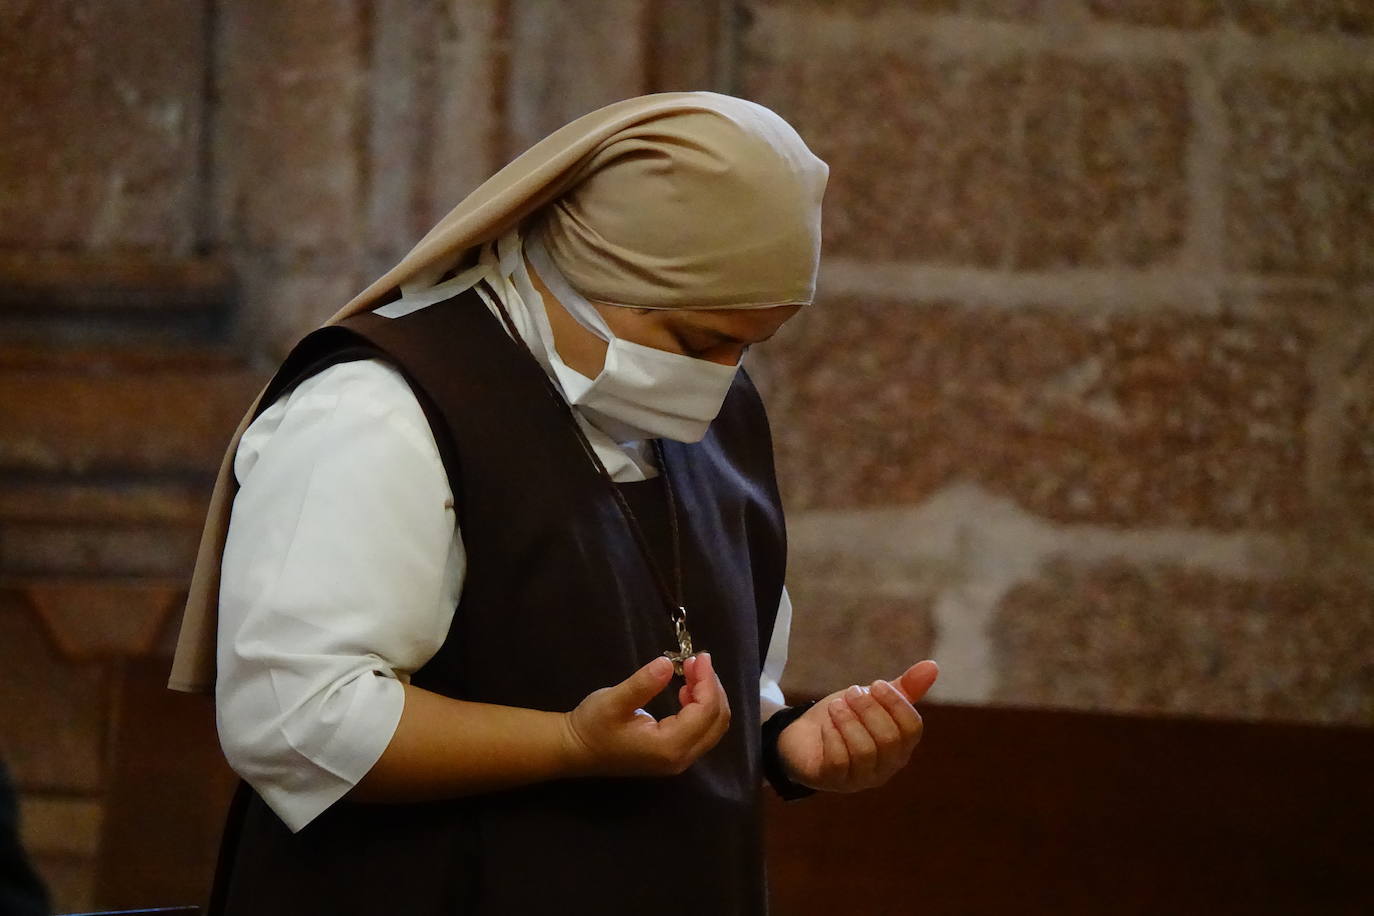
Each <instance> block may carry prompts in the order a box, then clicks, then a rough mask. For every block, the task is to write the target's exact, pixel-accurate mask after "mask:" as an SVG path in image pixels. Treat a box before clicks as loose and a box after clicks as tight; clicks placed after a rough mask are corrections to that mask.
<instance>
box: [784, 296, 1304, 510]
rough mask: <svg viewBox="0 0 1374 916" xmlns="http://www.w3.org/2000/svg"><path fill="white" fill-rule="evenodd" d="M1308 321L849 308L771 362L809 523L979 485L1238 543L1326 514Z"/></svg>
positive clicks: (804, 320)
mask: <svg viewBox="0 0 1374 916" xmlns="http://www.w3.org/2000/svg"><path fill="white" fill-rule="evenodd" d="M1309 346H1310V341H1309V339H1308V337H1307V335H1306V334H1305V332H1304V331H1303V330H1301V328H1300V327H1299V326H1298V325H1297V324H1296V323H1285V322H1281V321H1273V322H1261V321H1248V320H1245V319H1242V318H1238V317H1219V318H1209V317H1203V316H1187V315H1180V314H1175V313H1170V312H1163V311H1161V312H1159V313H1150V314H1136V315H1124V314H1123V315H1118V316H1107V315H1100V316H1093V317H1083V316H1075V315H1072V314H1068V313H1063V312H1059V311H1055V310H1053V309H1048V308H1045V309H1017V310H1014V311H1006V310H1000V309H992V308H981V309H980V308H959V307H955V306H953V305H901V304H890V303H881V302H864V301H859V300H855V299H830V300H826V301H821V302H818V303H816V304H815V305H814V306H813V307H811V308H808V309H806V310H804V311H803V312H802V313H801V314H799V315H798V316H797V317H796V318H795V319H793V320H792V321H791V322H790V323H789V324H788V325H787V326H785V327H784V329H783V331H782V332H781V333H780V334H779V335H778V336H777V337H776V338H775V339H774V340H773V341H771V342H770V343H769V345H768V346H767V347H763V348H760V349H759V352H758V353H757V359H758V361H759V362H760V363H761V364H762V365H761V368H760V374H761V375H763V376H766V378H767V380H768V386H767V387H768V397H769V410H770V416H771V418H772V423H773V430H774V438H775V440H776V446H777V457H778V465H779V470H780V474H781V478H782V481H783V486H784V496H785V497H786V498H787V500H788V507H789V509H792V510H797V509H809V508H837V507H858V506H883V505H892V504H903V503H905V504H915V503H919V502H921V501H923V500H924V499H926V498H928V497H929V496H930V495H931V494H932V493H934V492H936V491H937V490H939V489H940V488H942V487H944V486H946V485H948V484H950V483H952V482H956V481H961V480H968V481H974V482H977V483H979V484H981V485H982V486H984V487H986V488H988V489H989V490H990V491H992V492H994V493H996V494H999V495H1003V496H1006V497H1009V498H1011V499H1014V500H1015V501H1016V502H1017V503H1019V504H1020V505H1021V506H1023V507H1024V508H1026V509H1027V510H1029V511H1031V512H1033V513H1035V514H1037V515H1040V516H1042V517H1044V518H1048V519H1051V520H1056V521H1064V522H1095V523H1105V524H1112V525H1142V524H1143V525H1169V524H1172V525H1189V526H1207V527H1214V528H1218V529H1229V528H1238V527H1273V526H1284V525H1288V524H1293V523H1295V522H1297V521H1299V520H1301V519H1303V518H1304V517H1305V514H1306V513H1307V511H1308V503H1307V499H1308V497H1307V494H1306V492H1305V490H1304V483H1303V477H1302V474H1303V456H1304V448H1305V445H1304V438H1303V424H1304V420H1305V417H1306V415H1307V411H1308V410H1309V398H1310V391H1309V383H1308V380H1307V376H1306V367H1305V364H1304V359H1305V357H1306V353H1307V350H1308V348H1309Z"/></svg>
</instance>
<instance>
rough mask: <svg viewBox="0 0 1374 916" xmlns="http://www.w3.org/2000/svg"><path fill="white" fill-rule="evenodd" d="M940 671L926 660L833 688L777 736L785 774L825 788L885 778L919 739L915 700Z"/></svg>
mask: <svg viewBox="0 0 1374 916" xmlns="http://www.w3.org/2000/svg"><path fill="white" fill-rule="evenodd" d="M939 673H940V669H939V667H938V666H937V665H936V664H935V662H934V661H932V660H930V659H927V660H925V661H922V662H917V663H916V664H914V665H912V666H911V667H910V668H908V669H907V670H906V671H905V672H903V673H902V675H901V677H899V678H896V679H895V680H892V681H874V682H873V683H872V684H870V685H868V686H867V687H860V686H857V685H856V686H853V687H847V688H845V689H844V690H837V691H835V692H834V693H832V694H830V695H829V696H828V697H826V698H825V699H823V700H821V701H820V702H819V703H817V704H816V705H815V706H813V707H811V708H810V709H808V710H807V711H806V713H805V714H803V715H802V716H801V718H799V719H797V721H795V722H793V723H792V724H791V725H789V726H787V728H786V729H784V730H783V733H782V734H781V735H779V736H778V754H779V756H781V758H782V762H783V766H784V768H785V769H786V771H787V776H788V778H789V779H791V780H792V781H793V782H797V783H801V784H802V785H805V786H810V787H811V788H813V789H819V790H821V791H824V792H858V791H860V790H862V789H872V788H874V787H875V786H880V785H882V784H883V783H885V782H887V781H888V780H889V779H891V778H892V776H893V775H894V774H895V773H896V772H897V771H898V770H900V769H901V768H902V767H904V766H906V763H907V761H908V760H910V759H911V753H912V751H914V750H916V745H917V744H919V743H920V741H921V714H920V713H918V712H917V711H916V709H915V707H914V706H913V704H914V703H916V702H917V701H918V700H920V699H921V697H923V696H925V693H926V691H927V690H929V689H930V686H931V685H932V684H934V683H935V678H936V677H937V676H938V675H939Z"/></svg>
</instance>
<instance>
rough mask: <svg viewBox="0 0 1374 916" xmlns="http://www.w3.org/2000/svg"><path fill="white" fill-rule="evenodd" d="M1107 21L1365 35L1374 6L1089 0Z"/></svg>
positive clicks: (1259, 0) (1318, 1) (1354, 1)
mask: <svg viewBox="0 0 1374 916" xmlns="http://www.w3.org/2000/svg"><path fill="white" fill-rule="evenodd" d="M1088 7H1089V9H1090V10H1091V11H1092V14H1093V15H1094V16H1095V17H1097V18H1099V19H1102V20H1105V21H1109V22H1123V23H1128V24H1130V25H1144V26H1156V27H1162V28H1176V29H1201V28H1211V27H1214V26H1219V25H1222V24H1226V25H1234V26H1236V27H1239V28H1242V29H1245V30H1247V31H1249V32H1253V33H1256V34H1270V33H1273V32H1276V31H1279V30H1292V31H1299V32H1334V33H1339V34H1350V35H1368V34H1369V33H1370V32H1374V7H1371V6H1370V4H1369V3H1367V2H1365V0H1229V2H1226V3H1218V2H1216V0H1088Z"/></svg>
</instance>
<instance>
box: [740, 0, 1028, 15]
mask: <svg viewBox="0 0 1374 916" xmlns="http://www.w3.org/2000/svg"><path fill="white" fill-rule="evenodd" d="M1044 5H1045V0H755V2H753V3H750V4H748V6H753V7H761V8H775V9H782V10H787V11H789V12H791V13H793V14H794V15H801V16H808V15H818V14H820V15H842V16H851V17H863V16H873V15H877V14H882V13H891V12H899V13H907V12H911V13H945V14H951V13H954V14H963V15H966V16H981V17H986V18H989V19H1031V18H1034V17H1035V16H1037V15H1039V14H1040V12H1041V9H1042V8H1043V7H1044Z"/></svg>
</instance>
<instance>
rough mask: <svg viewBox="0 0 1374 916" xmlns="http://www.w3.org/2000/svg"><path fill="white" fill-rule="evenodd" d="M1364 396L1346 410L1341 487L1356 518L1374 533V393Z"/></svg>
mask: <svg viewBox="0 0 1374 916" xmlns="http://www.w3.org/2000/svg"><path fill="white" fill-rule="evenodd" d="M1362 395H1363V396H1362V397H1353V398H1351V399H1350V400H1349V401H1348V402H1347V404H1346V406H1345V412H1344V416H1343V420H1344V430H1343V432H1344V435H1343V443H1342V447H1341V483H1342V486H1343V490H1344V494H1343V495H1344V497H1345V499H1346V501H1347V502H1348V504H1349V505H1350V506H1351V507H1352V508H1353V509H1354V510H1355V515H1356V517H1357V518H1358V519H1359V520H1360V521H1361V522H1362V523H1363V526H1364V528H1365V529H1366V530H1367V531H1370V532H1374V393H1371V392H1370V391H1369V390H1368V389H1366V390H1364V391H1363V392H1362Z"/></svg>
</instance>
